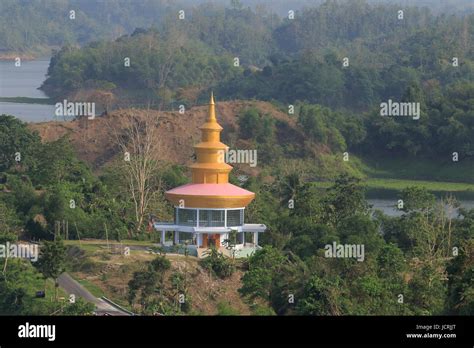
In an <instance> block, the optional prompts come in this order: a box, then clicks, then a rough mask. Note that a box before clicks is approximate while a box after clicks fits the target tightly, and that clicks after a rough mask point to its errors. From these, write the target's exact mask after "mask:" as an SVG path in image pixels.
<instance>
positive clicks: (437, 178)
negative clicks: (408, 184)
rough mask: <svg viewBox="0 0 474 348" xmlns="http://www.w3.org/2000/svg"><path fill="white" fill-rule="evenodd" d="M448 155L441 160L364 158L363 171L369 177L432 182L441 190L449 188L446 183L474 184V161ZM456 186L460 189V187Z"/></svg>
mask: <svg viewBox="0 0 474 348" xmlns="http://www.w3.org/2000/svg"><path fill="white" fill-rule="evenodd" d="M448 155H449V154H448ZM448 155H447V157H446V158H445V159H440V160H439V161H435V160H426V159H413V158H391V157H390V158H383V159H370V158H364V159H363V162H364V166H363V169H362V171H363V172H364V174H365V175H366V176H367V177H368V178H379V179H390V180H392V179H405V180H409V181H411V180H417V181H424V182H425V183H427V182H432V183H433V185H434V186H437V187H439V189H440V190H444V189H445V188H447V186H446V185H445V184H444V183H450V182H452V183H461V182H462V183H472V184H474V161H467V160H460V161H459V162H453V161H451V158H450V157H449V156H448ZM434 182H440V184H441V185H436V184H434ZM443 182H444V183H443ZM389 185H391V186H392V185H393V184H390V183H389ZM455 188H457V189H458V188H459V187H455ZM450 189H451V187H450Z"/></svg>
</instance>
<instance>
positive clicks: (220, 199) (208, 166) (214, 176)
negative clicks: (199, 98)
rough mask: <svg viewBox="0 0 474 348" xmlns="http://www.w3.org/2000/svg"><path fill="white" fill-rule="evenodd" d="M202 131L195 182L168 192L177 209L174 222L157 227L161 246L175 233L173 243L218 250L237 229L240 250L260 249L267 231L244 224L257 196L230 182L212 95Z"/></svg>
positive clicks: (195, 168) (193, 180)
mask: <svg viewBox="0 0 474 348" xmlns="http://www.w3.org/2000/svg"><path fill="white" fill-rule="evenodd" d="M200 129H201V133H202V135H201V142H199V143H198V144H196V145H195V146H194V151H195V154H196V163H194V164H192V165H191V166H190V169H191V172H192V182H191V183H190V184H186V185H182V186H179V187H176V188H174V189H172V190H169V191H167V192H166V193H165V196H166V198H167V199H168V200H169V201H170V202H172V203H173V205H174V207H175V219H174V222H173V223H155V224H154V226H155V229H157V230H160V231H161V232H162V238H161V240H162V244H166V232H169V231H172V232H173V234H174V244H179V243H181V240H182V239H183V240H186V241H188V242H189V241H190V242H191V244H192V245H194V246H196V247H197V248H207V247H209V246H210V245H214V246H216V247H218V248H219V247H221V246H222V242H223V241H224V240H225V239H227V238H228V236H229V235H228V234H229V232H230V231H232V230H234V231H236V232H237V238H238V244H237V248H239V246H240V247H241V248H245V247H247V248H248V247H254V248H257V247H258V233H261V232H264V231H265V229H266V226H265V225H263V224H245V223H244V211H245V208H246V207H247V205H248V204H249V203H250V202H251V201H252V200H253V199H254V198H255V193H253V192H250V191H247V190H244V189H243V188H240V187H238V186H235V185H233V184H231V183H229V173H230V171H231V170H232V166H230V165H229V164H227V163H225V161H224V158H225V152H226V151H228V149H229V147H228V146H227V145H225V144H223V143H222V142H221V141H220V134H221V131H222V127H221V126H220V125H219V123H217V118H216V105H215V102H214V95H213V94H211V99H210V102H209V113H208V116H207V119H206V122H205V123H204V124H203V125H202V126H201V127H200ZM180 233H181V237H182V239H180ZM245 233H252V234H253V238H252V239H253V241H252V242H251V243H246V239H248V238H245V237H246V235H245Z"/></svg>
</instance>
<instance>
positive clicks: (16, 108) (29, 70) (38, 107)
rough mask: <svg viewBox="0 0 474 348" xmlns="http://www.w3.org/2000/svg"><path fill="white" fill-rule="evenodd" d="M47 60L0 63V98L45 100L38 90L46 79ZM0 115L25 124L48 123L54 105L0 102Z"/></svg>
mask: <svg viewBox="0 0 474 348" xmlns="http://www.w3.org/2000/svg"><path fill="white" fill-rule="evenodd" d="M48 66H49V58H42V59H37V60H33V61H22V62H21V66H20V67H16V66H15V62H14V61H0V97H29V98H47V96H46V95H45V94H44V93H43V92H42V91H40V90H39V89H38V87H40V86H41V84H42V83H43V81H44V80H45V78H46V73H47V71H48ZM0 114H9V115H13V116H16V117H17V118H19V119H21V120H22V121H26V122H43V121H50V120H53V118H54V105H44V104H26V103H10V102H0Z"/></svg>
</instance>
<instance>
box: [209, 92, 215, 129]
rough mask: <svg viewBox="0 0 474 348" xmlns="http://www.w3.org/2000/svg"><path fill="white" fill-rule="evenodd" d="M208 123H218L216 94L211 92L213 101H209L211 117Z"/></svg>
mask: <svg viewBox="0 0 474 348" xmlns="http://www.w3.org/2000/svg"><path fill="white" fill-rule="evenodd" d="M207 122H209V123H214V122H217V119H216V104H215V103H214V92H211V100H210V101H209V117H208V118H207Z"/></svg>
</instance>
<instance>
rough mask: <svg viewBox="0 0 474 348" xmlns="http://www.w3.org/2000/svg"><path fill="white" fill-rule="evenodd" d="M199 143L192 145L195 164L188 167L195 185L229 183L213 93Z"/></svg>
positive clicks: (226, 148)
mask: <svg viewBox="0 0 474 348" xmlns="http://www.w3.org/2000/svg"><path fill="white" fill-rule="evenodd" d="M200 129H201V132H202V135H201V142H200V143H198V144H196V145H194V151H195V153H196V162H195V163H193V164H192V165H191V166H190V167H191V170H192V173H193V183H195V184H204V183H209V184H210V183H212V184H225V183H228V182H229V177H228V176H229V175H228V174H229V172H230V171H231V170H232V167H231V166H230V165H228V164H227V163H225V161H224V155H225V151H227V150H228V148H229V147H228V146H227V145H226V144H223V143H221V140H220V133H221V131H222V127H221V126H220V125H219V123H217V118H216V104H215V102H214V93H211V98H210V100H209V111H208V117H207V119H206V123H204V124H203V125H202V126H201V127H200Z"/></svg>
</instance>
